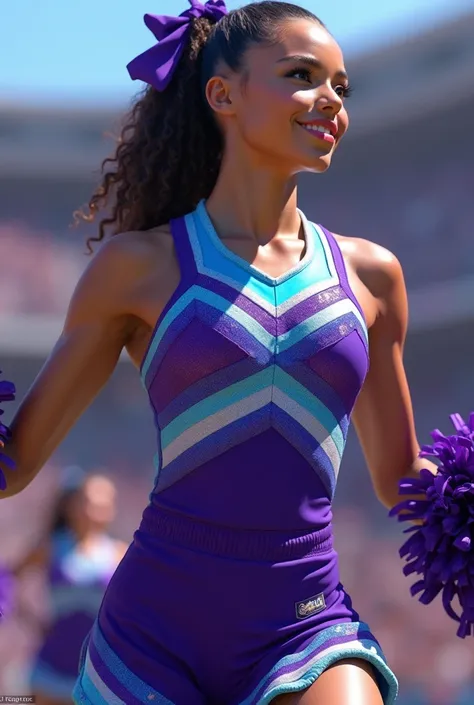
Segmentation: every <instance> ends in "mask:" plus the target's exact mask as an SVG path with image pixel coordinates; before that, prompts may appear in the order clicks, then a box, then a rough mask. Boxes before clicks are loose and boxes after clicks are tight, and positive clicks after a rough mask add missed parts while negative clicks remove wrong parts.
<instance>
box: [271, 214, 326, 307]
mask: <svg viewBox="0 0 474 705" xmlns="http://www.w3.org/2000/svg"><path fill="white" fill-rule="evenodd" d="M309 228H311V229H312V233H311V235H312V237H313V246H314V249H313V257H312V259H311V262H310V263H309V264H308V266H307V267H305V268H304V269H302V270H301V272H298V273H297V274H296V275H295V276H294V277H291V278H290V279H287V280H286V281H284V282H281V284H279V285H278V293H277V296H278V303H279V304H283V303H285V301H288V299H291V298H292V297H293V296H295V295H296V294H299V293H300V292H301V291H303V290H304V289H306V288H307V287H308V286H312V285H314V284H317V283H318V282H327V288H329V287H330V286H333V285H334V284H335V283H336V282H335V281H332V280H333V279H334V276H333V273H332V272H331V269H330V267H329V265H328V262H327V259H326V251H325V249H324V246H323V243H322V242H321V238H320V236H319V231H318V230H317V229H316V228H315V227H314V225H313V224H312V223H310V224H309ZM337 281H339V280H338V279H337Z"/></svg>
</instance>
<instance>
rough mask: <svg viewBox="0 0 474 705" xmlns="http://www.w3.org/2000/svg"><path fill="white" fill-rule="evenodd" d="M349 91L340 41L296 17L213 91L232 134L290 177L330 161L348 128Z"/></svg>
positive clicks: (213, 100) (213, 86) (226, 132)
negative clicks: (345, 102) (346, 101)
mask: <svg viewBox="0 0 474 705" xmlns="http://www.w3.org/2000/svg"><path fill="white" fill-rule="evenodd" d="M213 81H214V83H213ZM219 91H220V92H219ZM348 92H349V82H348V78H347V75H346V72H345V68H344V60H343V57H342V53H341V50H340V48H339V46H338V44H337V43H336V42H335V40H334V39H333V38H332V37H331V35H330V34H329V33H328V32H327V30H326V29H325V28H324V27H322V26H321V25H320V24H318V23H317V22H314V21H311V20H306V19H290V20H286V21H284V22H282V23H281V24H280V26H279V27H278V34H277V40H276V41H275V42H274V43H272V44H271V45H253V46H251V47H250V48H249V49H248V50H247V52H246V54H245V57H244V70H243V72H242V73H241V74H237V75H236V74H233V75H231V76H230V77H227V78H225V79H223V78H221V83H220V84H219V79H217V78H215V79H211V82H210V84H208V92H207V95H208V100H209V102H210V104H211V107H213V109H214V110H215V111H216V113H217V117H218V119H219V118H220V120H219V121H220V124H221V127H222V129H223V131H224V135H225V137H226V139H228V138H229V137H232V138H233V139H235V138H237V139H238V140H240V142H241V144H240V148H241V149H247V150H250V151H251V152H252V155H253V157H254V159H256V160H257V161H258V162H259V163H261V164H267V163H268V165H269V166H270V167H271V168H274V169H278V170H279V171H285V172H287V173H288V175H292V174H295V173H298V172H300V171H313V172H323V171H326V169H327V168H328V167H329V165H330V163H331V159H332V155H333V153H334V150H335V149H336V147H337V146H338V144H339V142H340V140H341V138H342V136H343V135H344V133H345V132H346V130H347V127H348V123H349V120H348V116H347V112H346V109H345V107H344V100H345V98H346V97H347V95H348Z"/></svg>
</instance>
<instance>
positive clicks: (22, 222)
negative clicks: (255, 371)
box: [0, 12, 474, 705]
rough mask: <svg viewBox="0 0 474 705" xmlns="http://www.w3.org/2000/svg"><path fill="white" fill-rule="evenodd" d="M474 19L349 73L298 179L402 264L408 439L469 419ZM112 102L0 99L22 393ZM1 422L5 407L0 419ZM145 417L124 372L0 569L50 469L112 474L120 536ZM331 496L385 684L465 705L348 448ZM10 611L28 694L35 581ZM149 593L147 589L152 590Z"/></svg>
mask: <svg viewBox="0 0 474 705" xmlns="http://www.w3.org/2000/svg"><path fill="white" fill-rule="evenodd" d="M473 37H474V12H473V13H471V14H466V15H465V16H463V17H462V18H460V19H458V20H456V21H453V22H452V23H451V24H448V25H446V24H444V25H443V26H442V27H439V28H434V29H430V30H429V31H427V32H426V33H424V34H422V35H417V36H413V37H412V38H411V39H409V40H408V39H407V40H405V41H403V42H398V43H392V44H391V45H390V46H388V47H387V46H386V47H385V48H383V49H378V50H377V51H376V52H372V53H370V54H365V55H364V54H362V55H358V56H355V57H354V58H353V59H352V60H349V61H348V65H349V73H350V75H351V78H352V82H353V84H354V86H355V88H356V90H355V93H354V97H353V98H351V102H350V111H351V116H352V125H351V130H350V132H349V135H348V137H347V138H346V139H345V144H343V146H342V149H341V151H340V153H339V154H338V155H337V158H336V159H335V162H334V165H333V167H332V168H331V170H330V172H329V173H328V174H327V175H325V176H324V178H322V177H321V178H316V177H312V178H308V179H306V178H304V179H303V180H302V184H301V192H300V194H301V205H302V207H303V209H304V210H305V211H306V213H307V214H308V215H309V216H310V217H311V218H312V219H313V220H316V221H318V222H322V223H324V224H325V225H326V226H327V227H329V228H331V229H332V230H334V231H335V232H340V233H343V234H348V235H352V236H356V237H364V238H368V239H373V240H375V241H376V242H379V243H381V244H383V245H385V246H386V247H388V248H389V249H391V250H392V251H393V252H395V254H396V255H397V256H398V257H399V259H400V260H401V262H402V264H403V267H404V271H405V276H406V281H407V287H408V291H409V299H410V310H411V324H410V335H409V339H408V343H407V347H406V366H407V372H408V376H409V381H410V385H411V390H412V395H413V402H414V407H415V412H416V418H417V425H418V430H419V437H420V439H421V440H422V441H424V440H427V438H428V433H429V431H430V430H431V429H432V428H434V427H435V426H441V427H442V428H443V429H448V428H449V423H448V418H447V415H448V413H450V412H454V411H459V412H460V413H462V414H467V413H468V412H469V411H470V409H471V408H472V407H474V373H473V360H474V193H473V187H474V134H473V129H472V128H473V123H472V116H473V115H474V42H473ZM120 116H121V106H120V107H117V109H113V108H108V109H104V108H94V107H91V106H89V107H87V108H84V109H80V108H74V109H69V110H68V109H67V108H64V109H59V108H52V107H51V108H48V107H47V106H45V105H44V104H43V105H42V107H35V106H34V105H25V104H23V105H21V104H14V103H5V102H3V103H1V102H0V359H1V367H2V369H3V370H4V372H6V373H7V376H8V378H10V379H14V380H15V381H16V383H17V386H18V397H19V398H21V397H22V396H23V394H24V392H25V391H26V390H27V388H28V386H29V385H30V384H31V382H32V380H33V378H34V376H35V374H36V373H37V372H38V370H39V368H40V366H41V365H42V363H43V361H44V359H45V357H46V355H47V354H48V351H49V350H50V348H51V347H52V345H53V343H54V341H55V338H56V336H57V335H58V333H59V332H60V329H61V325H62V320H63V316H64V313H65V310H66V307H67V303H68V300H69V297H70V294H71V292H72V290H73V287H74V285H75V282H76V281H77V279H78V276H79V274H80V272H81V270H82V269H83V268H84V266H85V265H86V264H87V261H88V260H87V257H86V256H85V245H84V236H85V231H84V230H80V231H74V230H71V229H70V228H69V224H70V223H71V220H72V212H73V211H74V209H76V208H77V207H78V206H80V205H81V204H83V203H84V202H85V201H86V199H87V198H88V196H89V194H90V192H91V190H92V188H93V186H94V183H95V182H96V180H97V178H98V172H97V167H98V164H99V163H100V160H101V158H103V157H104V156H105V155H107V154H108V153H109V151H110V149H111V142H110V140H109V139H108V138H107V134H110V133H114V132H115V133H116V132H117V130H118V121H119V119H120ZM8 413H10V409H8ZM153 453H154V440H153V429H152V423H151V414H149V412H148V409H147V401H146V398H145V395H144V392H143V390H142V388H141V385H140V383H139V379H138V375H137V374H136V372H135V371H134V369H133V368H132V366H131V365H130V364H129V363H127V362H126V361H124V362H123V363H121V364H120V365H119V366H118V369H117V371H116V373H115V375H114V377H113V379H112V381H111V383H110V384H109V385H108V386H107V388H106V389H105V390H104V391H103V393H101V394H100V396H99V397H98V398H97V400H96V401H95V402H94V404H93V405H92V407H91V408H90V409H89V410H88V412H87V413H86V414H85V416H84V417H83V419H82V420H81V421H80V423H78V425H77V426H76V428H75V429H74V430H73V432H72V433H71V434H70V436H69V437H68V439H67V440H66V441H65V442H64V444H63V445H62V446H61V448H60V449H59V451H58V452H57V454H56V455H55V457H54V458H53V459H52V461H51V463H50V464H49V465H48V467H47V468H45V469H44V470H43V472H42V474H41V476H40V478H38V479H37V480H36V481H35V482H34V483H33V484H32V486H31V487H30V488H29V489H28V490H27V491H26V492H24V493H23V494H22V495H21V496H19V497H15V498H14V499H12V500H10V501H8V502H5V503H2V507H1V514H0V535H2V536H3V537H6V536H8V540H4V541H2V542H1V547H0V558H2V559H6V560H10V559H12V557H13V556H18V555H20V554H21V553H22V552H23V551H26V550H27V548H28V547H29V545H30V544H31V541H33V540H34V538H35V536H37V535H38V533H39V532H40V531H41V529H42V526H43V522H44V521H45V517H46V516H47V513H48V509H49V507H50V505H51V500H52V497H53V493H54V487H55V482H56V477H57V473H58V469H59V468H60V467H61V466H63V465H64V464H73V463H74V464H80V465H82V466H84V467H85V468H88V469H93V468H98V467H105V468H107V469H108V470H109V471H110V472H111V473H113V475H114V477H115V479H116V482H117V485H118V489H119V492H120V498H121V507H120V512H119V514H118V517H119V518H118V520H117V522H116V526H115V529H116V533H117V534H118V535H119V536H120V537H121V538H123V539H125V540H127V541H129V540H130V539H131V537H132V533H133V531H134V529H135V528H136V526H137V524H138V521H139V518H140V514H141V511H142V509H143V507H144V506H145V503H146V501H147V495H148V492H149V490H150V486H151V482H152V456H153ZM340 477H341V480H340V486H339V489H338V493H337V506H336V512H335V513H336V529H337V542H338V549H339V552H340V556H341V568H342V578H343V582H344V583H345V584H346V587H347V588H348V589H349V591H350V593H351V594H352V595H353V599H354V603H355V607H356V609H357V610H359V611H360V612H361V613H362V616H363V618H364V619H365V620H366V621H368V622H369V623H370V624H371V626H372V628H373V629H374V630H375V633H376V634H377V635H378V637H379V639H380V641H381V643H382V646H383V648H384V650H385V651H386V654H387V657H388V659H389V661H390V662H391V664H392V666H393V668H394V670H395V672H396V673H397V674H398V676H399V678H400V682H401V696H400V705H468V703H473V702H474V656H473V650H472V642H471V641H470V640H469V639H467V640H466V641H461V640H459V639H458V638H456V636H455V631H456V625H455V624H454V622H451V621H450V620H449V619H448V618H447V617H446V616H445V615H444V613H443V611H442V609H441V608H440V606H439V604H437V605H433V606H431V607H423V606H420V605H418V603H417V602H415V601H414V600H413V599H412V598H410V597H409V584H410V583H409V581H408V580H406V579H405V578H404V577H403V575H402V564H401V562H400V561H399V559H398V555H397V550H398V547H399V545H400V542H401V532H400V529H399V527H398V526H397V525H395V524H394V523H392V522H391V521H389V520H388V519H387V518H386V512H385V510H384V509H383V508H381V507H380V506H379V505H378V504H377V502H376V500H375V499H374V495H373V491H372V489H371V485H370V481H369V478H368V473H367V469H366V467H365V464H364V461H363V459H362V457H361V453H360V451H359V449H358V446H357V442H356V440H355V439H354V437H352V438H351V442H350V444H349V447H348V450H347V456H346V459H345V464H344V467H343V470H342V472H341V475H340ZM23 583H24V584H22V589H21V595H20V601H21V603H22V605H23V609H22V611H21V615H22V616H18V618H15V619H12V620H11V621H10V622H8V623H6V624H5V625H4V626H2V630H1V632H0V692H26V690H25V678H26V674H27V669H28V661H29V659H30V657H31V654H32V653H33V651H34V649H35V646H36V643H37V640H38V638H39V634H40V628H41V627H40V625H41V621H42V619H43V618H44V616H45V613H44V606H43V604H42V603H43V602H44V599H43V598H44V597H45V594H44V585H43V583H42V580H41V576H38V575H35V574H32V575H31V576H28V578H27V579H25V580H24V581H23ZM157 591H158V593H159V586H157Z"/></svg>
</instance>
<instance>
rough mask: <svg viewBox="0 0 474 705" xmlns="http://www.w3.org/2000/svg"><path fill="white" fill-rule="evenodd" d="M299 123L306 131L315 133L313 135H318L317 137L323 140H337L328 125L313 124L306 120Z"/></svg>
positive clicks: (329, 141)
mask: <svg viewBox="0 0 474 705" xmlns="http://www.w3.org/2000/svg"><path fill="white" fill-rule="evenodd" d="M297 124H298V125H299V126H300V127H302V128H303V130H306V132H309V133H310V134H311V135H313V137H316V138H317V139H320V140H322V141H323V142H328V143H329V144H334V143H335V141H336V138H335V137H334V136H333V134H332V133H331V130H330V129H329V128H328V127H324V126H323V125H313V124H310V123H304V122H298V123H297Z"/></svg>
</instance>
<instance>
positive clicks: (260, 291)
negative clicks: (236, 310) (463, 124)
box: [185, 212, 275, 305]
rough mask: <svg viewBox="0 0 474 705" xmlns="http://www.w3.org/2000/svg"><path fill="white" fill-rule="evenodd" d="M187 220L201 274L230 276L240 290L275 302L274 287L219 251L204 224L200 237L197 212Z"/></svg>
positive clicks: (218, 276)
mask: <svg viewBox="0 0 474 705" xmlns="http://www.w3.org/2000/svg"><path fill="white" fill-rule="evenodd" d="M185 221H186V227H187V230H188V235H189V242H190V243H191V247H192V249H193V252H194V259H195V261H196V266H197V268H198V271H199V272H201V274H207V275H209V276H212V277H214V278H215V279H217V280H219V281H223V277H227V278H230V279H232V280H234V281H235V282H237V283H238V284H239V289H238V291H241V290H242V289H243V288H244V287H245V288H246V289H248V290H249V291H250V292H252V293H254V294H255V295H256V296H257V297H258V298H262V299H264V300H265V301H267V302H268V303H269V304H271V305H274V304H275V293H274V291H273V287H271V286H268V284H265V283H264V282H262V281H260V280H259V279H256V278H255V277H252V275H251V274H250V273H249V272H246V271H245V269H242V267H240V266H239V265H238V264H237V263H235V262H233V261H232V260H231V259H229V258H228V257H225V256H224V255H223V254H222V252H219V250H218V249H217V248H216V247H215V245H214V243H213V242H212V241H211V239H210V237H209V235H208V233H207V231H206V229H205V228H204V227H202V226H201V227H200V228H199V233H200V237H198V235H197V230H198V224H199V222H200V221H199V219H198V215H197V213H196V212H194V213H190V214H189V215H187V216H186V217H185Z"/></svg>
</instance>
